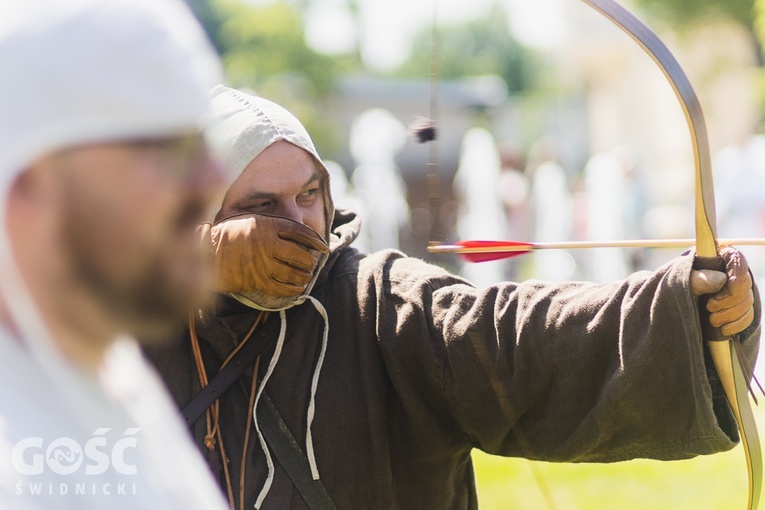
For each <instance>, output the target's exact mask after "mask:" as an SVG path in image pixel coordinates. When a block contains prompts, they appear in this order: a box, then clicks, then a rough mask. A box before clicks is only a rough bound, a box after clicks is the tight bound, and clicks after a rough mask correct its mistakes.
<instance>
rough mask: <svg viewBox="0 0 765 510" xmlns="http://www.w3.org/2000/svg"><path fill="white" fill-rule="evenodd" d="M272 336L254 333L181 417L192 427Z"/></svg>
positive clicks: (252, 360)
mask: <svg viewBox="0 0 765 510" xmlns="http://www.w3.org/2000/svg"><path fill="white" fill-rule="evenodd" d="M272 341H273V339H272V338H266V337H263V336H258V335H253V336H252V337H251V338H250V339H249V340H248V341H247V343H246V344H245V345H244V346H243V347H242V348H241V349H240V350H239V352H237V353H236V354H235V355H234V357H233V358H231V361H229V362H228V365H226V366H225V367H223V368H222V369H221V371H220V372H218V373H217V374H216V375H215V377H213V379H212V381H210V383H209V384H208V385H207V386H205V387H204V388H202V391H200V392H199V393H197V394H196V395H194V398H192V399H191V401H190V402H189V403H188V404H186V405H185V406H184V408H183V410H181V417H182V418H183V420H184V422H185V423H186V425H187V426H189V427H191V426H192V425H193V424H194V423H195V422H196V421H197V420H198V419H199V417H200V416H202V415H203V414H204V412H205V410H207V408H208V407H210V406H211V405H213V404H214V403H215V401H216V400H218V399H219V398H220V397H221V396H222V395H223V394H224V393H226V391H227V390H228V389H229V388H230V387H231V385H232V384H234V382H235V381H236V380H237V379H239V377H240V376H241V375H242V373H243V372H244V369H245V368H247V367H248V366H250V365H251V364H252V363H254V362H255V359H256V358H257V357H258V356H260V355H261V354H262V353H263V351H265V350H266V347H268V346H269V344H270V343H272Z"/></svg>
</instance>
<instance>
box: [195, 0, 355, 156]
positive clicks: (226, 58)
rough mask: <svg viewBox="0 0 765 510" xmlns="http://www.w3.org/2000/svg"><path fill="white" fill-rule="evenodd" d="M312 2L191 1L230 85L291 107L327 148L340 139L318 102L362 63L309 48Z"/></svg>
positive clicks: (348, 57)
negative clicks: (306, 19)
mask: <svg viewBox="0 0 765 510" xmlns="http://www.w3.org/2000/svg"><path fill="white" fill-rule="evenodd" d="M307 1H308V0H292V1H291V2H290V1H285V0H282V1H274V2H271V3H268V4H264V5H252V4H248V3H246V2H244V1H242V0H186V2H187V3H188V4H189V6H190V7H191V9H192V10H193V11H194V13H195V15H196V16H197V18H198V19H199V20H200V22H201V23H202V25H203V26H204V28H205V30H206V32H207V34H208V36H209V37H210V40H211V41H212V42H213V44H214V45H215V46H216V48H217V49H218V51H219V53H220V54H221V57H222V60H223V64H224V68H225V72H226V76H227V81H228V83H229V84H230V85H231V86H233V87H236V88H243V89H250V90H254V91H256V92H257V93H258V94H260V95H263V96H264V97H267V98H269V99H272V100H273V101H276V102H277V103H280V104H282V105H284V106H285V107H287V108H288V109H290V110H291V111H292V112H293V113H295V115H297V117H298V118H300V119H301V120H302V121H303V122H304V123H305V124H306V127H308V129H309V131H310V132H311V133H312V136H313V137H314V141H315V142H316V144H317V146H318V147H319V148H320V149H322V148H324V149H325V150H326V149H328V148H330V147H332V146H334V145H335V144H336V140H335V138H334V134H333V132H332V130H331V129H328V128H327V125H326V121H325V122H322V121H321V113H320V112H318V111H317V109H316V107H315V103H316V100H317V99H318V98H320V97H322V96H325V95H326V94H328V93H330V92H331V91H332V89H333V85H334V83H335V80H336V79H337V77H338V76H339V75H340V74H341V73H342V72H344V71H348V70H349V69H353V68H354V66H356V65H358V63H357V60H356V59H355V57H354V56H353V55H350V56H327V55H322V54H319V53H317V52H316V51H314V50H313V49H312V48H310V47H309V46H308V44H307V43H306V42H305V37H304V27H303V19H302V15H301V13H302V12H304V10H305V8H306V6H307V3H306V2H307Z"/></svg>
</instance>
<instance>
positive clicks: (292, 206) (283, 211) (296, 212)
mask: <svg viewBox="0 0 765 510" xmlns="http://www.w3.org/2000/svg"><path fill="white" fill-rule="evenodd" d="M278 214H279V216H284V217H285V218H289V219H291V220H293V221H297V222H298V223H304V221H303V211H302V210H301V209H300V207H298V204H297V202H295V201H294V200H290V201H288V202H284V203H282V204H281V206H280V207H279V213H278Z"/></svg>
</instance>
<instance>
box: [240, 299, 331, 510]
mask: <svg viewBox="0 0 765 510" xmlns="http://www.w3.org/2000/svg"><path fill="white" fill-rule="evenodd" d="M305 298H306V299H307V300H308V301H310V302H311V304H313V306H314V308H316V311H317V312H319V314H320V315H321V317H322V319H324V332H323V334H322V341H321V351H320V352H319V359H318V361H317V362H316V368H315V369H314V372H313V378H312V380H311V396H310V400H309V402H308V411H307V413H306V435H305V443H306V456H307V457H308V465H309V466H310V468H311V476H312V478H313V479H314V480H318V479H319V468H318V466H317V465H316V454H315V452H314V447H313V435H312V433H311V428H312V426H313V418H314V414H315V412H316V390H317V388H318V386H319V376H320V375H321V369H322V367H323V366H324V358H325V356H326V353H327V344H328V340H329V319H328V317H327V310H326V309H325V308H324V306H323V305H322V304H321V303H320V302H319V300H317V299H316V298H314V297H313V296H305ZM279 317H280V318H281V321H282V323H281V329H280V331H279V339H278V340H277V341H276V351H275V352H274V356H273V358H271V363H269V365H268V371H267V372H266V375H265V376H264V377H263V381H262V383H261V384H260V388H259V390H258V396H257V397H256V398H255V408H254V410H253V416H255V430H257V433H258V438H259V439H260V445H261V447H262V448H263V453H265V455H266V462H267V463H268V478H266V483H265V484H264V485H263V488H262V489H261V491H260V494H259V495H258V499H257V500H256V501H255V508H256V509H259V508H260V507H261V505H262V504H263V500H264V499H265V498H266V496H267V495H268V492H269V491H270V490H271V484H272V483H273V479H274V463H273V461H272V460H271V454H270V453H269V451H268V447H267V446H266V440H265V438H264V437H263V433H262V432H261V430H260V426H259V425H258V420H257V408H258V402H259V401H260V396H261V394H262V392H263V390H264V389H265V387H266V382H267V381H268V378H269V377H270V376H271V373H272V372H273V370H274V368H275V367H276V363H277V362H278V359H279V355H280V354H281V351H282V346H283V344H284V338H285V336H286V331H287V319H286V315H285V313H284V310H281V311H280V312H279Z"/></svg>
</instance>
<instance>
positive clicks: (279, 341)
mask: <svg viewBox="0 0 765 510" xmlns="http://www.w3.org/2000/svg"><path fill="white" fill-rule="evenodd" d="M279 319H280V320H281V328H280V329H279V338H278V339H277V340H276V349H275V350H274V355H273V356H272V357H271V362H270V363H269V364H268V370H266V375H264V376H263V381H262V382H261V383H260V388H258V393H257V395H255V404H254V405H253V408H252V415H253V416H252V419H253V421H254V422H255V430H256V431H257V433H258V440H259V441H260V447H261V448H263V453H264V454H265V455H266V463H268V477H267V478H266V483H264V484H263V488H262V489H260V494H258V499H257V500H256V501H255V508H260V506H261V505H262V504H263V500H264V499H266V496H267V495H268V491H269V490H271V484H272V483H273V481H274V462H273V460H271V454H270V453H269V452H268V445H267V444H266V438H265V437H263V433H262V432H261V431H260V425H258V402H259V401H260V396H261V395H262V394H263V390H264V389H265V388H266V383H267V382H268V379H269V377H271V374H272V373H273V371H274V368H276V363H277V362H278V361H279V355H281V353H282V346H283V345H284V338H285V337H286V332H287V317H286V314H285V313H284V310H281V311H280V312H279Z"/></svg>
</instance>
